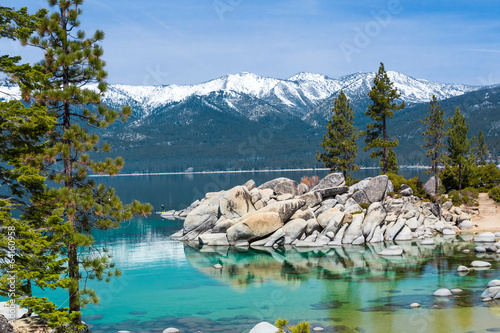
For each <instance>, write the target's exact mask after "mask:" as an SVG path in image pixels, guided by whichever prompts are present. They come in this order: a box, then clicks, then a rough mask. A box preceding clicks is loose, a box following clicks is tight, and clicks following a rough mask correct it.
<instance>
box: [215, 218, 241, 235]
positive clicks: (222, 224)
mask: <svg viewBox="0 0 500 333" xmlns="http://www.w3.org/2000/svg"><path fill="white" fill-rule="evenodd" d="M235 224H236V221H234V220H230V219H226V218H221V219H219V221H217V223H215V226H214V227H213V229H212V233H213V234H218V233H225V232H226V231H227V229H229V228H230V227H232V226H233V225H235Z"/></svg>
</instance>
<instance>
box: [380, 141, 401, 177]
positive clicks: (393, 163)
mask: <svg viewBox="0 0 500 333" xmlns="http://www.w3.org/2000/svg"><path fill="white" fill-rule="evenodd" d="M382 167H383V165H382V160H380V169H382ZM398 171H399V166H398V158H397V156H396V152H395V151H394V149H392V148H390V149H389V150H388V153H387V173H393V174H396V175H397V174H398Z"/></svg>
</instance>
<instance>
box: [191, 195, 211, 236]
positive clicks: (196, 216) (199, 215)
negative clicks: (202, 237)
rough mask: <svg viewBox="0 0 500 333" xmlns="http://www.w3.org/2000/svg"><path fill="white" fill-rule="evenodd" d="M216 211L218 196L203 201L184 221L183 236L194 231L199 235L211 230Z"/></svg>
mask: <svg viewBox="0 0 500 333" xmlns="http://www.w3.org/2000/svg"><path fill="white" fill-rule="evenodd" d="M218 211H219V195H217V196H212V197H211V198H210V199H206V200H204V201H203V202H202V203H200V205H198V207H196V208H195V209H193V210H192V211H191V212H190V213H189V214H188V216H187V217H186V219H185V220H184V226H183V230H184V235H186V234H187V233H189V232H191V231H194V230H197V231H198V233H201V232H203V231H206V230H210V229H212V228H213V226H214V225H215V222H217V219H218ZM196 236H197V235H196Z"/></svg>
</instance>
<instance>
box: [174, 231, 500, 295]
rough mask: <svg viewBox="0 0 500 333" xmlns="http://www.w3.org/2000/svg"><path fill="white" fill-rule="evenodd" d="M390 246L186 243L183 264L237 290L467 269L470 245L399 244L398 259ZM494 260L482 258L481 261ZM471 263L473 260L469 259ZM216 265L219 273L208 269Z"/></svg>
mask: <svg viewBox="0 0 500 333" xmlns="http://www.w3.org/2000/svg"><path fill="white" fill-rule="evenodd" d="M389 245H390V244H368V245H367V246H352V245H351V246H342V247H334V248H328V247H324V248H294V247H286V248H278V249H274V248H265V247H259V248H243V249H242V248H233V247H209V246H203V247H198V246H195V245H185V246H184V253H185V255H186V258H187V260H188V262H189V263H190V264H191V265H192V266H193V267H195V268H196V269H198V270H199V271H201V272H203V273H205V274H207V275H210V276H212V277H214V278H217V279H221V280H223V281H225V282H227V283H230V284H231V285H234V286H237V287H239V288H245V287H249V286H250V285H251V284H258V283H262V282H264V281H265V280H266V279H272V280H274V281H278V282H280V283H284V284H288V285H297V286H298V285H300V283H301V281H307V280H309V279H320V280H331V279H349V280H368V281H377V280H382V281H387V280H397V279H404V278H405V277H406V276H414V275H415V274H416V275H422V274H424V273H425V272H426V270H429V269H434V270H437V272H438V273H439V272H440V271H445V270H449V269H453V268H456V267H457V266H458V265H461V264H464V263H465V264H466V265H468V261H467V259H468V256H467V255H466V254H464V253H463V250H465V249H470V248H471V246H473V244H472V243H469V242H463V241H461V242H458V241H454V239H444V238H437V239H436V243H435V245H431V246H429V245H419V242H417V241H412V242H399V243H398V244H397V245H399V246H402V247H403V249H404V254H403V255H402V256H393V257H389V256H387V257H382V256H380V255H378V253H379V252H380V251H382V250H383V249H384V248H386V247H387V246H389ZM488 258H490V259H494V258H496V256H495V255H489V256H488V255H485V256H484V257H483V259H488ZM470 260H472V258H471V259H470ZM215 264H221V265H222V266H223V268H222V269H215V268H213V267H212V266H213V265H215Z"/></svg>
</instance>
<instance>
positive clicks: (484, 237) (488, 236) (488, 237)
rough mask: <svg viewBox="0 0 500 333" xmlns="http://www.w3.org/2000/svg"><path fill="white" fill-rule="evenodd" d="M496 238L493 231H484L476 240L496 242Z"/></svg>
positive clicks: (478, 241)
mask: <svg viewBox="0 0 500 333" xmlns="http://www.w3.org/2000/svg"><path fill="white" fill-rule="evenodd" d="M495 240H496V238H495V234H494V233H492V232H483V233H482V234H480V235H479V236H477V237H475V238H474V242H476V243H495Z"/></svg>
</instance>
